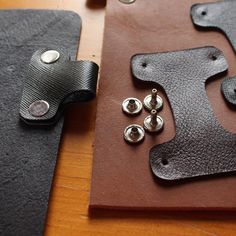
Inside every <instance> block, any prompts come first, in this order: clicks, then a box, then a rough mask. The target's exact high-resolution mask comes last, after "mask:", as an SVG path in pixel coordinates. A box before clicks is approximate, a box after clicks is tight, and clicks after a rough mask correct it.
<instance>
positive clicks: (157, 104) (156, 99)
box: [143, 89, 163, 111]
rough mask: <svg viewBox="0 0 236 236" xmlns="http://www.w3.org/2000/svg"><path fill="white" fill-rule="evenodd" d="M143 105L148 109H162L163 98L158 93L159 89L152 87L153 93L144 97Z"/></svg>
mask: <svg viewBox="0 0 236 236" xmlns="http://www.w3.org/2000/svg"><path fill="white" fill-rule="evenodd" d="M143 105H144V107H145V108H146V109H147V110H148V111H151V110H152V109H155V110H160V109H161V108H162V107H163V100H162V98H161V97H160V96H158V95H157V90H156V89H152V93H151V94H150V95H148V96H146V97H145V98H144V100H143Z"/></svg>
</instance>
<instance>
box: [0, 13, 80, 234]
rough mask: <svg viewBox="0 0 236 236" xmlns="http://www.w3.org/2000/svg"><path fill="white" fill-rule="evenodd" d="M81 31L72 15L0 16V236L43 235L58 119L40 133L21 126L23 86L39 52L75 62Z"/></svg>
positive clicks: (33, 128)
mask: <svg viewBox="0 0 236 236" xmlns="http://www.w3.org/2000/svg"><path fill="white" fill-rule="evenodd" d="M80 29H81V20H80V17H79V16H78V15H77V14H76V13H73V12H67V11H51V10H49V11H47V10H6V11H0V123H1V125H0V235H1V236H16V235H17V236H38V235H42V234H43V231H44V224H45V218H46V213H47V208H48V200H49V194H50V189H51V183H52V179H53V175H54V169H55V165H56V160H57V152H58V146H59V142H60V136H61V132H62V127H63V118H62V119H60V121H59V122H58V123H56V124H55V125H54V126H52V127H43V128H42V127H34V126H28V125H25V123H24V122H22V121H20V120H19V107H20V101H21V96H22V90H23V82H24V80H25V77H26V74H27V69H28V68H27V67H28V66H27V65H29V62H30V59H31V57H32V54H33V53H34V52H35V51H36V50H38V49H39V48H45V47H49V48H59V47H61V48H66V49H67V51H68V53H69V54H70V55H71V59H72V60H75V59H76V55H77V48H78V42H79V35H80Z"/></svg>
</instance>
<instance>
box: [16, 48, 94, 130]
mask: <svg viewBox="0 0 236 236" xmlns="http://www.w3.org/2000/svg"><path fill="white" fill-rule="evenodd" d="M48 50H52V48H46V49H39V50H37V51H36V52H35V53H34V54H33V56H32V58H31V61H30V64H29V69H28V73H27V76H26V81H25V85H24V90H23V95H22V100H21V106H20V115H21V118H22V119H23V120H24V121H25V122H26V123H32V124H44V125H45V124H49V125H50V124H51V123H55V122H56V121H57V120H58V119H59V117H60V115H62V112H63V110H64V108H65V106H66V105H67V104H68V103H72V102H85V101H89V100H91V99H93V98H94V97H95V96H96V87H97V77H98V65H97V64H95V63H93V62H91V61H70V59H69V55H68V53H67V52H66V51H65V50H63V49H56V48H54V49H53V50H56V51H58V52H59V53H60V58H59V60H58V61H56V62H55V63H52V64H46V63H44V62H42V60H41V55H42V54H43V53H44V52H46V51H48ZM38 100H44V101H47V102H48V104H49V111H48V112H47V113H46V114H45V115H43V116H41V117H34V116H32V115H31V114H30V112H29V107H30V105H31V104H32V103H33V102H35V101H38Z"/></svg>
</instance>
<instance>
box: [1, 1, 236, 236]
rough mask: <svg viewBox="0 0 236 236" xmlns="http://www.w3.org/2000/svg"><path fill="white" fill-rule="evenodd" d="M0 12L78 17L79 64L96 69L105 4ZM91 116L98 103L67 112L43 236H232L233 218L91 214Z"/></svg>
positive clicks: (28, 4)
mask: <svg viewBox="0 0 236 236" xmlns="http://www.w3.org/2000/svg"><path fill="white" fill-rule="evenodd" d="M163 1H164V0H163ZM0 8H1V9H10V8H39V9H45V8H46V9H65V10H73V11H75V12H78V13H79V14H80V16H81V17H82V20H83V29H82V35H81V36H82V37H81V43H80V48H79V54H78V59H88V60H93V61H95V62H97V63H100V59H101V47H102V36H103V27H104V15H105V1H103V0H0ZM95 115H96V101H95V102H93V103H91V104H90V105H86V106H84V105H73V106H72V107H70V108H69V109H68V112H67V115H66V122H65V127H64V132H63V137H62V141H61V145H60V151H59V156H58V163H57V168H56V173H55V178H54V183H53V189H52V194H51V198H50V204H49V205H50V207H49V211H48V218H47V223H46V230H45V235H46V236H67V235H68V236H89V235H96V236H100V235H102V236H107V235H112V236H113V235H114V236H115V235H117V236H118V235H119V236H123V235H125V236H132V235H133V236H134V235H135V236H137V235H147V236H148V235H157V236H235V235H236V214H235V213H234V212H225V213H224V212H212V213H209V212H185V213H183V212H182V213H180V212H158V213H154V212H127V211H102V212H101V211H98V212H93V214H89V210H88V199H89V191H90V179H91V166H92V152H93V139H94V123H95ZM104 178H109V176H104ZM234 187H235V186H232V188H234ZM229 191H230V189H229Z"/></svg>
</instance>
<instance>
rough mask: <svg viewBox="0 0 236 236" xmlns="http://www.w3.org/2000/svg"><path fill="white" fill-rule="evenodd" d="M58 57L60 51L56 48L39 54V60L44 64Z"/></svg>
mask: <svg viewBox="0 0 236 236" xmlns="http://www.w3.org/2000/svg"><path fill="white" fill-rule="evenodd" d="M59 58H60V53H59V52H58V51H56V50H48V51H46V52H44V53H43V54H42V55H41V61H42V62H44V63H46V64H52V63H54V62H56V61H57V60H58V59H59Z"/></svg>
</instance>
